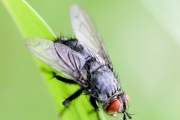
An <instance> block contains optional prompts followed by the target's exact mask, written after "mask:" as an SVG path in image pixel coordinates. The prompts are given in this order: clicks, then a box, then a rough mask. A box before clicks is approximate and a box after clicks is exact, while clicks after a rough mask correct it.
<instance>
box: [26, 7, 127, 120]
mask: <svg viewBox="0 0 180 120" xmlns="http://www.w3.org/2000/svg"><path fill="white" fill-rule="evenodd" d="M70 18H71V24H72V28H73V30H74V33H75V36H76V38H58V39H56V41H55V42H53V41H51V40H46V39H42V38H29V39H27V40H26V46H27V48H28V49H29V50H30V51H31V52H32V54H34V55H35V56H36V57H37V58H39V59H40V60H41V61H42V62H44V63H46V64H47V65H49V66H50V67H51V68H53V69H55V70H57V71H59V72H60V73H62V74H63V75H65V76H67V77H68V79H67V78H63V77H61V76H57V75H55V77H56V78H57V79H58V80H60V81H62V82H65V83H70V84H77V85H79V86H80V87H81V89H79V90H78V91H76V92H75V93H74V94H72V95H71V96H70V97H68V98H67V99H66V100H65V101H64V102H63V105H64V106H66V107H67V106H69V104H70V102H71V101H72V100H74V99H76V98H77V97H78V96H80V95H81V93H82V92H84V93H86V94H87V95H89V96H90V103H91V105H92V106H93V107H94V109H95V110H96V111H97V114H98V109H99V106H98V105H97V104H96V102H98V103H100V104H101V105H102V106H103V108H104V110H105V111H106V112H107V114H109V115H111V116H116V114H117V113H122V114H124V117H123V119H124V120H126V116H127V117H128V118H129V119H131V116H130V114H128V113H127V111H126V110H127V105H128V103H129V96H128V95H127V94H125V93H124V92H122V90H121V87H120V84H119V83H118V80H117V78H116V77H115V75H114V73H113V65H112V62H111V60H110V58H109V55H108V53H107V50H106V48H105V45H104V43H103V41H102V39H101V37H100V34H99V32H98V31H97V29H96V28H95V26H94V25H93V22H92V20H91V18H90V17H89V15H88V14H87V13H86V12H85V11H84V10H83V9H82V8H80V7H79V6H78V5H73V6H72V7H71V8H70Z"/></svg>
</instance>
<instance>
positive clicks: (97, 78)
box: [85, 61, 120, 102]
mask: <svg viewBox="0 0 180 120" xmlns="http://www.w3.org/2000/svg"><path fill="white" fill-rule="evenodd" d="M89 65H90V66H89V71H90V72H89V75H90V77H89V80H88V82H89V87H88V89H87V90H85V92H86V93H87V94H89V95H91V96H93V97H94V98H95V99H96V100H97V101H99V102H104V101H106V100H107V99H108V98H109V97H110V96H112V95H114V94H115V93H117V92H119V90H120V86H119V84H118V81H117V79H116V77H115V76H114V73H113V72H112V71H111V70H110V69H109V68H108V67H107V66H105V65H102V64H100V63H98V62H97V61H92V62H90V63H89Z"/></svg>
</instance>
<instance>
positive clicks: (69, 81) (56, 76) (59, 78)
mask: <svg viewBox="0 0 180 120" xmlns="http://www.w3.org/2000/svg"><path fill="white" fill-rule="evenodd" d="M52 74H53V77H54V78H56V79H57V80H59V81H61V82H64V83H68V84H77V83H76V82H74V81H73V80H70V79H67V78H64V77H61V76H59V75H57V74H56V73H55V72H52Z"/></svg>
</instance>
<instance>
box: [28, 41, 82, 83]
mask: <svg viewBox="0 0 180 120" xmlns="http://www.w3.org/2000/svg"><path fill="white" fill-rule="evenodd" d="M26 46H27V48H28V49H29V50H30V51H31V52H32V53H33V54H34V55H35V56H36V57H37V58H39V59H40V60H41V61H42V62H44V63H46V64H47V65H49V66H50V67H52V68H53V69H55V70H57V71H59V72H60V73H62V74H63V75H65V76H67V77H69V78H71V79H73V80H76V79H77V78H79V77H80V74H79V73H80V72H79V71H80V70H81V69H82V67H83V64H85V63H84V62H83V58H82V57H81V56H80V55H79V54H78V53H76V52H75V51H73V50H71V49H70V48H68V47H67V46H65V45H63V44H60V43H56V42H55V43H54V42H52V41H50V40H45V39H41V38H30V39H27V40H26Z"/></svg>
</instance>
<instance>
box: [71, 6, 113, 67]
mask: <svg viewBox="0 0 180 120" xmlns="http://www.w3.org/2000/svg"><path fill="white" fill-rule="evenodd" d="M70 16H71V24H72V27H73V30H74V33H75V36H76V38H77V39H78V41H79V42H80V44H81V45H83V46H84V48H85V50H86V51H87V52H88V53H89V54H91V55H92V56H94V57H95V58H96V60H97V61H99V62H100V63H102V64H105V65H107V66H108V67H109V68H110V69H111V70H112V69H113V66H112V62H111V60H110V58H109V55H108V53H107V50H106V48H105V45H104V43H103V41H102V39H101V37H100V34H99V32H98V31H97V29H96V28H95V26H94V24H93V22H92V20H91V18H90V17H89V15H88V14H87V13H86V12H85V11H84V10H83V9H82V8H80V7H79V6H78V5H73V6H72V7H71V9H70Z"/></svg>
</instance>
